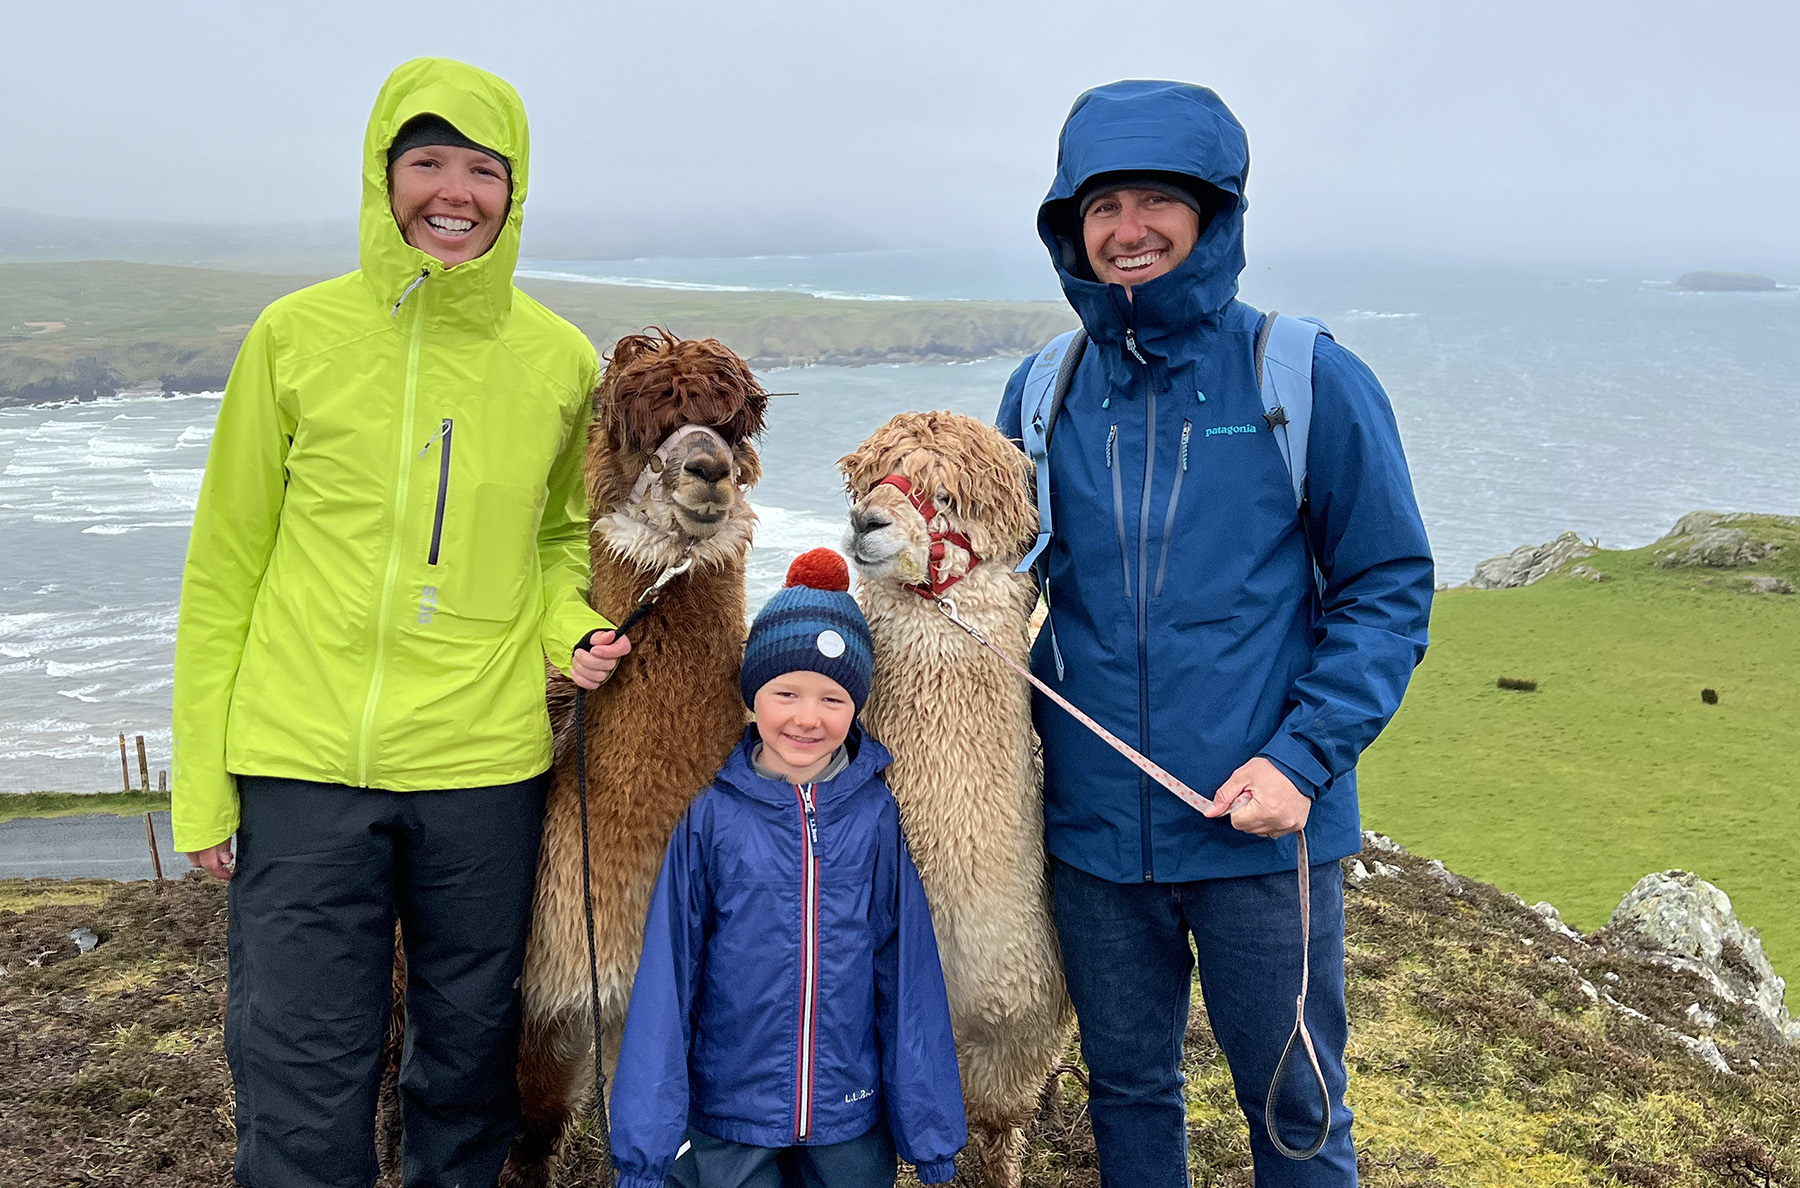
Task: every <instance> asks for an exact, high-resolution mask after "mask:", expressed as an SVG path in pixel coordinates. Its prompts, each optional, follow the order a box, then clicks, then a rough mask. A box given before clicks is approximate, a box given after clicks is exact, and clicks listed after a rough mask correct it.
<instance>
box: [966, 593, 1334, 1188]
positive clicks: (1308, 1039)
mask: <svg viewBox="0 0 1800 1188" xmlns="http://www.w3.org/2000/svg"><path fill="white" fill-rule="evenodd" d="M932 602H933V603H935V604H936V606H937V608H938V610H939V611H941V612H943V615H944V617H945V618H946V619H948V620H950V622H952V623H954V624H956V626H958V627H960V628H962V629H963V630H964V631H966V632H968V634H969V636H970V638H972V639H973V640H974V641H975V642H976V643H978V644H980V645H981V646H982V647H984V648H986V649H987V650H988V651H990V652H992V653H993V654H994V655H996V656H998V657H1000V659H1001V660H1002V661H1004V662H1005V664H1006V666H1007V667H1008V668H1010V669H1012V670H1013V671H1014V672H1016V673H1018V674H1019V675H1020V676H1022V677H1024V678H1025V679H1026V680H1027V681H1029V682H1031V685H1032V687H1033V688H1034V689H1036V690H1037V691H1038V692H1039V693H1042V694H1043V695H1044V696H1045V697H1048V698H1049V699H1050V700H1051V701H1054V702H1055V703H1056V704H1057V705H1059V706H1061V707H1062V708H1063V709H1064V710H1066V711H1068V713H1069V715H1070V716H1071V717H1073V718H1074V719H1075V720H1076V721H1077V722H1080V723H1081V724H1082V725H1083V726H1086V727H1087V728H1088V729H1089V730H1091V731H1093V732H1094V733H1095V734H1096V735H1098V736H1099V737H1100V739H1101V740H1102V741H1103V742H1105V743H1106V745H1107V746H1109V747H1111V748H1112V749H1113V750H1115V751H1117V752H1118V753H1119V754H1120V755H1123V756H1124V757H1125V758H1126V759H1128V760H1130V761H1131V763H1132V764H1133V765H1134V766H1135V767H1137V768H1138V770H1140V771H1142V772H1143V773H1144V774H1145V775H1147V776H1149V777H1150V778H1151V779H1153V780H1155V781H1156V782H1157V783H1158V784H1161V785H1162V786H1163V787H1164V788H1167V789H1168V790H1169V791H1170V792H1173V793H1174V794H1175V795H1176V796H1177V797H1179V798H1180V799H1181V801H1182V803H1183V804H1186V805H1187V806H1188V807H1189V808H1191V809H1193V810H1194V811H1196V812H1199V811H1202V810H1204V809H1210V808H1211V807H1212V806H1213V802H1212V801H1211V800H1209V799H1207V798H1206V797H1204V796H1202V795H1200V793H1198V792H1196V791H1194V790H1193V789H1192V788H1190V787H1188V786H1187V785H1186V784H1184V783H1182V782H1181V781H1180V780H1178V779H1176V778H1175V777H1174V776H1173V775H1171V774H1170V773H1169V772H1168V771H1167V770H1165V769H1164V768H1163V767H1162V766H1161V765H1160V764H1158V763H1157V762H1156V761H1155V760H1153V759H1151V758H1150V757H1149V756H1147V755H1144V754H1142V753H1141V752H1139V751H1138V750H1137V749H1136V748H1134V747H1132V746H1131V745H1130V744H1129V743H1127V742H1125V741H1124V740H1123V739H1121V738H1119V737H1118V736H1117V735H1115V734H1114V733H1113V732H1112V731H1110V730H1108V729H1107V728H1106V727H1104V726H1102V725H1100V723H1098V722H1096V721H1094V719H1093V718H1091V717H1089V716H1088V715H1087V714H1085V713H1083V712H1082V711H1081V709H1080V708H1079V707H1077V706H1076V705H1075V703H1074V702H1072V701H1070V700H1069V699H1068V698H1066V697H1064V696H1063V695H1062V694H1061V693H1058V692H1057V691H1056V690H1055V689H1052V688H1051V687H1050V686H1048V685H1046V684H1045V683H1044V682H1043V681H1040V680H1038V678H1037V677H1036V676H1035V675H1034V674H1033V673H1032V671H1031V670H1030V669H1029V668H1026V667H1025V666H1024V665H1023V664H1020V663H1019V662H1018V661H1017V660H1014V659H1013V658H1012V657H1011V656H1008V655H1007V654H1006V653H1005V652H1003V651H1001V650H1000V649H999V648H997V647H995V646H994V644H993V643H992V642H991V641H989V639H988V637H987V636H985V635H983V634H982V633H981V629H980V628H978V627H976V626H974V625H973V624H971V623H968V622H966V621H965V620H964V619H963V618H962V617H961V616H959V615H958V614H957V613H956V604H955V603H954V602H953V601H951V600H950V599H947V598H939V597H936V596H933V597H932ZM1248 796H1249V793H1244V794H1243V795H1242V796H1239V797H1238V799H1237V800H1236V801H1234V802H1233V804H1232V807H1233V808H1235V807H1237V805H1238V804H1242V803H1243V802H1244V800H1245V799H1247V798H1248ZM1294 839H1295V841H1296V842H1297V843H1298V845H1299V880H1300V994H1299V996H1298V997H1297V998H1296V999H1295V1000H1294V1030H1293V1033H1292V1034H1291V1035H1289V1036H1288V1042H1287V1046H1286V1047H1285V1048H1283V1049H1282V1051H1281V1060H1280V1061H1279V1062H1278V1063H1277V1064H1276V1065H1275V1073H1274V1076H1273V1077H1271V1078H1270V1080H1269V1095H1268V1098H1267V1100H1266V1101H1265V1102H1264V1106H1263V1112H1264V1118H1263V1121H1264V1125H1265V1128H1266V1129H1267V1130H1268V1132H1269V1141H1270V1142H1272V1143H1274V1144H1275V1149H1276V1150H1277V1151H1279V1152H1281V1154H1283V1155H1285V1156H1286V1157H1287V1158H1289V1159H1296V1160H1301V1159H1311V1158H1312V1157H1313V1156H1314V1155H1317V1154H1318V1153H1319V1151H1320V1150H1321V1149H1322V1148H1323V1147H1324V1146H1325V1140H1326V1139H1327V1138H1329V1137H1330V1136H1331V1089H1330V1087H1329V1086H1328V1085H1326V1083H1325V1070H1324V1069H1323V1068H1322V1067H1320V1065H1319V1054H1318V1051H1317V1050H1316V1049H1315V1048H1314V1047H1313V1040H1312V1034H1311V1033H1310V1032H1309V1031H1307V1029H1306V991H1307V987H1308V985H1309V984H1310V983H1311V981H1312V877H1311V870H1310V869H1309V866H1308V863H1307V854H1306V831H1305V830H1304V829H1302V830H1299V831H1298V832H1296V833H1295V834H1294ZM1296 1044H1299V1045H1301V1046H1303V1047H1304V1048H1305V1049H1306V1059H1307V1061H1308V1062H1309V1063H1310V1064H1311V1065H1312V1072H1313V1077H1314V1079H1315V1080H1316V1081H1317V1082H1318V1086H1319V1097H1320V1100H1321V1101H1322V1102H1323V1103H1324V1107H1325V1109H1324V1122H1323V1123H1322V1124H1321V1125H1320V1128H1319V1133H1318V1135H1317V1137H1315V1138H1314V1139H1313V1142H1312V1145H1311V1146H1309V1147H1306V1148H1304V1149H1301V1148H1296V1147H1290V1146H1288V1145H1287V1143H1285V1142H1283V1141H1282V1139H1281V1136H1280V1135H1279V1134H1277V1133H1276V1132H1275V1098H1276V1093H1277V1090H1279V1089H1280V1088H1281V1082H1282V1079H1283V1078H1284V1077H1285V1076H1286V1075H1287V1070H1288V1065H1289V1064H1290V1063H1292V1061H1293V1057H1294V1046H1295V1045H1296Z"/></svg>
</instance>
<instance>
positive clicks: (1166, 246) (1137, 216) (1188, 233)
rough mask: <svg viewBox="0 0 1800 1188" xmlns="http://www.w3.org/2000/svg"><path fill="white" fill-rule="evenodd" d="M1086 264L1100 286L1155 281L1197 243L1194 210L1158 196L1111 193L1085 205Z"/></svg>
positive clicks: (1144, 192)
mask: <svg viewBox="0 0 1800 1188" xmlns="http://www.w3.org/2000/svg"><path fill="white" fill-rule="evenodd" d="M1081 237H1082V240H1083V242H1084V244H1085V245H1086V247H1087V254H1088V263H1089V264H1090V265H1092V267H1093V269H1094V276H1095V277H1096V278H1097V279H1099V280H1100V281H1101V282H1102V283H1104V284H1109V285H1124V286H1125V291H1126V293H1127V294H1129V293H1130V292H1131V286H1132V285H1141V284H1143V283H1144V282H1145V281H1149V280H1155V279H1156V278H1157V277H1159V276H1162V275H1163V274H1164V273H1166V272H1168V271H1170V270H1171V269H1173V268H1174V267H1175V266H1176V265H1178V264H1180V263H1181V262H1182V261H1183V260H1185V259H1187V258H1188V253H1189V252H1192V251H1193V250H1194V244H1195V243H1196V242H1197V241H1198V240H1199V238H1200V216H1199V214H1198V213H1196V212H1195V210H1194V208H1193V207H1191V206H1189V205H1188V204H1187V203H1185V202H1181V201H1178V200H1176V199H1174V198H1172V197H1170V196H1169V195H1167V194H1165V193H1163V192H1162V191H1160V190H1135V189H1120V190H1113V191H1110V192H1108V193H1105V194H1102V195H1100V196H1099V197H1098V198H1096V199H1094V200H1093V201H1092V202H1091V203H1089V204H1088V208H1087V214H1086V215H1085V216H1084V217H1083V218H1082V220H1081Z"/></svg>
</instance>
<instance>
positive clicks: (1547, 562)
mask: <svg viewBox="0 0 1800 1188" xmlns="http://www.w3.org/2000/svg"><path fill="white" fill-rule="evenodd" d="M1599 551H1600V550H1599V547H1598V546H1597V545H1592V544H1589V543H1588V542H1587V541H1585V540H1582V539H1581V537H1579V536H1577V535H1575V533H1573V532H1565V533H1563V534H1562V535H1561V536H1559V537H1557V538H1556V539H1555V540H1552V541H1548V542H1546V543H1544V544H1538V545H1520V546H1519V547H1518V548H1516V549H1514V550H1513V551H1512V552H1510V553H1502V554H1500V555H1499V556H1498V557H1489V558H1488V559H1487V560H1486V561H1483V562H1482V563H1481V564H1480V565H1477V566H1476V567H1475V576H1474V577H1471V578H1470V579H1469V585H1471V586H1473V587H1475V588H1476V589H1477V590H1512V589H1516V588H1517V587H1519V586H1529V585H1531V583H1533V582H1535V581H1538V580H1539V579H1541V578H1544V577H1547V576H1549V575H1550V574H1551V573H1552V572H1554V571H1555V570H1557V569H1558V568H1560V567H1561V566H1563V565H1566V564H1568V563H1569V562H1571V561H1579V560H1581V559H1582V558H1583V557H1592V556H1593V555H1594V554H1595V553H1597V552H1599Z"/></svg>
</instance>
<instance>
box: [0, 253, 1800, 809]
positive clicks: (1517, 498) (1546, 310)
mask: <svg viewBox="0 0 1800 1188" xmlns="http://www.w3.org/2000/svg"><path fill="white" fill-rule="evenodd" d="M946 255H947V254H944V253H863V254H858V255H855V256H838V257H822V258H797V259H796V258H788V257H781V258H764V259H756V260H749V261H673V262H671V261H662V262H658V261H625V262H621V261H604V262H598V263H595V262H587V263H582V262H573V263H572V262H567V261H563V262H547V263H546V262H533V264H532V266H531V270H532V271H544V272H560V273H565V274H569V273H578V272H580V273H585V274H587V275H590V276H595V277H598V276H608V277H623V278H626V279H629V280H632V281H633V282H634V283H641V284H691V285H717V286H721V287H737V288H744V289H782V290H796V291H807V292H817V293H823V294H831V295H834V296H837V297H840V298H841V299H870V298H887V299H922V298H930V297H954V298H983V297H1009V298H1010V297H1033V296H1045V295H1053V292H1054V290H1053V286H1052V285H1051V283H1050V282H1049V281H1048V280H1047V279H1046V277H1045V275H1044V274H1045V273H1047V272H1048V270H1047V269H1045V268H1042V267H1041V266H1040V270H1039V271H1038V272H1037V273H1033V272H1031V270H1030V269H1029V268H1028V267H1027V266H1026V265H1025V264H1022V263H1021V264H1019V265H1018V266H1017V267H1016V268H1014V267H1013V266H1011V265H1008V266H1006V267H1001V266H998V265H996V266H993V267H991V268H987V269H985V270H984V269H983V268H982V267H981V265H980V261H979V260H976V261H970V260H968V259H963V258H958V259H955V260H949V259H947V258H946ZM551 265H555V266H554V267H552V266H551ZM1009 269H1010V270H1009ZM1034 276H1035V279H1033V278H1034ZM1652 279H1654V278H1652ZM1644 281H1645V278H1641V277H1637V276H1634V275H1630V274H1621V275H1618V276H1611V277H1602V276H1595V275H1583V274H1577V275H1571V276H1557V275H1554V274H1526V273H1502V272H1467V271H1449V270H1438V271H1415V272H1403V271H1397V270H1394V269H1391V268H1376V267H1372V266H1356V265H1343V264H1339V265H1331V266H1322V265H1315V266H1310V267H1306V268H1300V267H1291V268H1290V267H1282V266H1274V267H1264V268H1260V269H1254V270H1252V272H1250V273H1248V274H1247V275H1246V278H1245V296H1246V299H1248V300H1251V301H1252V302H1254V303H1256V304H1258V305H1261V306H1263V307H1265V308H1268V307H1271V306H1273V307H1276V308H1280V309H1282V310H1283V311H1285V312H1289V313H1307V314H1313V315H1315V316H1319V317H1321V318H1323V319H1324V320H1325V321H1327V322H1328V323H1329V324H1330V325H1331V326H1332V328H1333V330H1334V331H1335V332H1336V334H1337V337H1338V339H1339V341H1341V342H1343V343H1344V344H1345V345H1347V346H1349V347H1350V348H1352V349H1353V350H1355V351H1356V352H1357V353H1358V354H1359V355H1361V357H1362V358H1363V359H1365V360H1366V361H1367V362H1368V363H1369V364H1370V365H1371V366H1372V367H1373V368H1374V369H1375V371H1376V373H1377V374H1378V375H1379V376H1381V378H1382V380H1383V382H1384V384H1385V385H1386V387H1387V389H1388V392H1389V394H1390V396H1391V397H1392V399H1393V404H1394V409H1395V415H1396V417H1397V419H1398V421H1399V424H1400V429H1401V434H1402V437H1403V438H1404V440H1405V442H1406V447H1407V454H1408V457H1409V459H1410V461H1411V465H1412V470H1413V477H1414V482H1415V486H1416V488H1417V490H1418V494H1419V501H1420V505H1421V507H1422V509H1423V511H1424V515H1425V521H1426V527H1427V529H1428V530H1429V532H1430V535H1431V540H1432V545H1433V550H1434V552H1435V554H1436V556H1437V560H1438V568H1439V575H1440V580H1442V581H1450V582H1460V581H1463V580H1465V579H1466V578H1467V577H1468V575H1469V573H1470V572H1471V570H1472V569H1473V568H1474V565H1475V563H1476V562H1478V561H1479V560H1481V559H1482V558H1484V557H1487V556H1490V555H1492V554H1494V553H1498V552H1503V551H1506V550H1508V549H1511V548H1513V547H1515V546H1517V545H1520V544H1524V543H1528V542H1536V541H1541V540H1546V539H1549V538H1550V537H1552V536H1554V535H1555V534H1556V533H1558V532H1561V531H1563V530H1564V529H1569V528H1573V529H1575V530H1577V531H1579V532H1581V533H1582V534H1583V535H1585V536H1590V537H1596V538H1598V539H1599V540H1600V541H1601V543H1602V544H1604V545H1606V546H1608V547H1631V546H1637V545H1642V544H1645V543H1648V542H1649V541H1651V540H1653V539H1655V538H1656V537H1657V536H1659V535H1661V534H1662V533H1663V532H1665V531H1667V529H1668V527H1669V526H1670V525H1671V524H1672V523H1673V522H1674V520H1675V519H1676V518H1677V517H1678V516H1680V515H1681V514H1682V513H1684V512H1687V511H1691V510H1693V509H1694V508H1697V507H1714V508H1720V509H1732V510H1758V511H1776V512H1788V513H1795V512H1800V462H1797V459H1796V451H1797V450H1800V292H1794V291H1782V292H1777V293H1769V294H1733V293H1712V294H1685V293H1677V292H1674V291H1671V290H1669V289H1668V288H1666V287H1661V286H1659V285H1657V284H1653V283H1652V284H1646V283H1644ZM1034 286H1035V287H1034ZM1046 289H1048V290H1049V293H1048V294H1047V293H1046V292H1045V290H1046ZM1017 362H1018V361H1017V360H1014V359H992V360H984V361H981V362H976V363H969V364H955V365H945V364H930V365H923V364H922V365H903V366H877V367H866V368H839V367H813V368H793V369H784V370H780V371H774V372H770V373H768V374H766V375H765V376H764V377H763V378H764V379H765V381H766V384H767V386H768V388H769V390H771V391H774V392H795V393H798V394H797V395H792V396H779V397H777V398H775V399H774V401H773V402H772V404H771V410H770V416H769V432H768V434H767V436H766V438H765V440H764V443H763V454H764V462H765V470H766V477H765V479H764V481H763V483H762V485H761V486H760V487H759V488H758V489H757V490H756V491H755V492H754V493H753V495H752V501H753V502H754V504H755V505H756V507H757V509H758V512H759V515H760V517H761V524H760V527H759V529H758V536H757V547H756V549H755V551H754V553H753V554H752V557H751V561H750V575H749V580H750V586H751V596H752V601H753V603H760V602H761V600H762V599H764V598H766V597H767V596H768V594H769V593H770V592H772V591H773V590H774V589H776V588H777V587H778V586H779V585H780V581H781V576H782V574H783V572H784V571H785V569H786V566H787V563H788V561H789V560H790V559H792V557H793V556H794V555H795V554H797V553H799V552H801V551H803V550H805V549H807V548H811V547H814V546H816V545H835V544H836V543H837V541H838V538H839V535H840V533H841V532H842V528H843V523H844V508H845V505H844V498H843V493H842V487H841V484H840V482H839V480H838V477H837V474H836V470H835V467H834V463H835V462H836V460H837V458H839V457H840V456H841V455H843V454H844V453H846V452H848V451H849V450H850V449H852V448H854V446H855V445H856V444H857V443H858V442H859V441H860V440H861V439H862V438H863V437H864V436H866V435H867V433H868V432H869V431H870V430H872V429H873V428H875V427H876V426H877V425H879V424H881V423H882V422H883V421H884V420H886V419H887V418H888V417H889V416H891V415H893V414H894V413H895V412H898V411H901V410H904V409H912V408H948V409H954V410H957V411H961V412H967V413H970V414H971V415H976V416H981V417H984V418H987V417H991V416H992V414H993V411H994V408H995V406H996V405H997V403H998V401H999V396H1000V391H1001V388H1002V386H1003V385H1004V383H1005V381H1006V377H1007V376H1008V375H1009V374H1010V373H1011V372H1012V370H1013V368H1014V367H1016V366H1017ZM217 411H218V397H217V396H216V394H215V395H199V396H182V397H168V398H165V397H157V396H140V397H131V396H124V397H113V398H109V399H104V400H98V401H93V402H89V403H81V404H65V405H57V406H40V407H34V408H14V409H0V790H4V791H24V790H29V789H33V788H59V789H106V788H114V787H117V786H118V785H119V781H120V774H119V768H118V746H117V735H118V734H119V733H120V732H121V731H123V732H125V733H126V734H128V735H129V734H138V733H141V734H144V735H145V736H146V740H147V744H148V747H149V752H150V759H151V765H152V771H153V772H154V771H156V770H158V769H161V768H165V767H167V766H168V753H169V729H168V726H169V693H170V687H171V681H172V660H173V650H174V638H175V617H176V605H177V599H178V596H179V585H180V571H181V562H182V557H183V554H184V552H185V549H186V543H187V530H188V526H189V523H190V521H191V517H192V513H193V506H194V499H195V496H196V495H197V494H198V490H199V481H200V476H201V472H202V469H203V467H204V464H205V458H206V449H207V446H208V444H209V442H210V440H211V436H212V423H213V419H214V417H215V416H216V414H217ZM135 766H136V760H135V755H134V757H133V769H134V771H135ZM152 778H154V776H153V777H152Z"/></svg>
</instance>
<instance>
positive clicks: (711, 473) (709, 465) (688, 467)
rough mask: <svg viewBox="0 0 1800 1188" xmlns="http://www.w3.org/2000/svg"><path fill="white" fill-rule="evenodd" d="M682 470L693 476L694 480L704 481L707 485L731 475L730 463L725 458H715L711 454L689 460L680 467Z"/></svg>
mask: <svg viewBox="0 0 1800 1188" xmlns="http://www.w3.org/2000/svg"><path fill="white" fill-rule="evenodd" d="M682 469H683V470H685V471H687V472H688V473H689V474H691V475H693V476H694V477H695V478H698V479H705V480H706V481H707V482H709V483H716V482H718V481H719V480H720V479H722V478H724V477H725V476H726V475H728V474H730V473H731V463H730V461H728V460H727V459H725V458H720V457H716V456H714V455H712V454H701V455H698V456H696V457H693V458H689V459H688V460H687V462H686V463H685V464H684V465H683V466H682Z"/></svg>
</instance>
